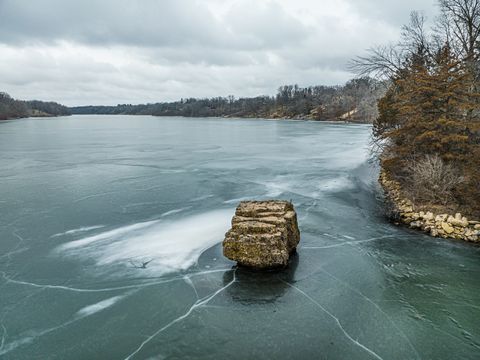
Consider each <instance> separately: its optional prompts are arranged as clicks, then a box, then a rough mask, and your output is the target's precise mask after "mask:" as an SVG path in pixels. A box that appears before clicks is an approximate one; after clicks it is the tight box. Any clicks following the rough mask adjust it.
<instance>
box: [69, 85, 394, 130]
mask: <svg viewBox="0 0 480 360" xmlns="http://www.w3.org/2000/svg"><path fill="white" fill-rule="evenodd" d="M386 87H387V83H386V82H385V81H383V80H381V79H379V80H376V79H373V78H370V77H360V78H358V79H353V80H350V81H349V82H347V83H346V84H345V85H343V86H311V87H305V88H302V87H299V86H298V85H285V86H281V87H280V88H279V89H278V92H277V94H276V96H258V97H253V98H239V99H237V98H235V97H234V96H228V97H216V98H211V99H193V98H192V99H181V100H180V101H176V102H164V103H155V104H143V105H130V104H122V105H117V106H79V107H72V108H70V110H71V112H72V113H73V114H126V115H154V116H185V117H248V118H273V119H277V118H287V119H311V120H345V121H355V122H365V123H371V122H373V120H374V119H375V118H376V117H377V115H378V112H377V101H378V99H379V98H381V97H382V96H383V95H384V94H385V91H386Z"/></svg>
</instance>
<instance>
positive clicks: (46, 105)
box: [0, 92, 71, 120]
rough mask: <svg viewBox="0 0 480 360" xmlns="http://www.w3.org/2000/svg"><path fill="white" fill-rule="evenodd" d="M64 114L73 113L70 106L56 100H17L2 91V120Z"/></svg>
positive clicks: (0, 104)
mask: <svg viewBox="0 0 480 360" xmlns="http://www.w3.org/2000/svg"><path fill="white" fill-rule="evenodd" d="M64 115H71V112H70V110H69V108H68V107H66V106H64V105H60V104H58V103H56V102H45V101H38V100H31V101H23V100H15V99H13V98H12V97H11V96H10V95H8V94H7V93H4V92H0V120H8V119H19V118H25V117H30V116H31V117H47V116H64Z"/></svg>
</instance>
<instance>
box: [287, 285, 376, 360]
mask: <svg viewBox="0 0 480 360" xmlns="http://www.w3.org/2000/svg"><path fill="white" fill-rule="evenodd" d="M280 281H282V282H283V283H285V284H286V285H288V286H290V287H291V288H293V289H295V290H297V291H298V292H299V293H300V294H302V295H303V296H305V297H306V298H307V299H308V300H310V301H311V302H312V303H314V304H315V305H317V306H318V308H319V309H321V310H322V311H323V312H325V313H326V314H327V315H328V316H330V317H331V318H332V319H333V320H334V321H335V322H336V323H337V325H338V327H339V328H340V330H341V331H342V332H343V334H344V335H345V337H346V338H347V339H349V340H350V341H351V342H353V343H354V344H355V345H357V346H358V347H360V348H362V349H363V350H365V351H366V352H368V353H369V354H370V355H372V356H374V357H375V358H376V359H379V360H383V358H382V357H381V356H380V355H378V354H377V353H376V352H374V351H373V350H371V349H369V348H368V347H366V346H365V345H363V344H361V343H360V342H358V340H355V339H354V338H352V337H351V336H350V334H349V333H348V332H347V331H346V330H345V328H344V327H343V326H342V324H341V323H340V320H339V319H338V318H337V317H336V316H335V315H333V314H332V313H331V312H330V311H328V310H327V309H325V308H324V307H323V306H322V305H320V303H319V302H318V301H316V300H315V299H314V298H312V297H311V296H310V295H308V294H307V293H306V292H304V291H303V290H301V289H299V288H298V287H296V286H295V285H293V284H290V283H289V282H287V281H285V280H280Z"/></svg>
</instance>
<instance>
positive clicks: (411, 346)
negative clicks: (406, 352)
mask: <svg viewBox="0 0 480 360" xmlns="http://www.w3.org/2000/svg"><path fill="white" fill-rule="evenodd" d="M319 270H320V271H321V272H323V273H325V274H327V275H328V276H330V277H331V278H332V279H334V280H336V281H337V282H339V283H341V284H343V286H345V287H346V288H348V289H350V290H351V291H353V292H354V293H356V294H358V295H359V296H361V297H362V298H363V299H365V300H366V301H368V302H369V303H370V304H372V305H373V306H374V307H375V308H376V309H377V310H378V311H379V312H380V313H382V314H383V315H384V316H385V317H386V318H387V319H388V321H389V322H390V323H391V324H392V326H393V327H394V328H395V329H396V330H397V331H398V332H399V334H400V335H402V337H403V338H404V339H405V340H406V341H407V343H408V344H409V345H410V348H411V349H412V351H413V352H414V353H415V355H416V357H417V359H421V357H420V354H419V353H418V351H417V349H416V348H415V347H414V346H413V344H412V342H411V341H410V339H409V338H408V336H407V335H406V334H405V333H404V332H403V331H402V330H401V329H400V328H399V327H398V326H397V324H395V322H394V321H393V320H392V318H390V316H389V315H388V314H387V313H386V312H385V311H383V310H382V308H381V307H380V306H379V305H378V304H377V303H375V302H374V301H373V300H372V299H370V298H369V297H367V296H366V295H364V294H363V293H362V292H361V291H360V290H357V289H355V288H354V287H352V286H351V285H350V284H348V283H347V282H345V281H343V280H341V279H339V278H337V277H336V276H335V275H333V274H331V273H329V272H328V271H326V270H325V269H323V268H320V269H319Z"/></svg>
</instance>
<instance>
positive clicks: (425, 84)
mask: <svg viewBox="0 0 480 360" xmlns="http://www.w3.org/2000/svg"><path fill="white" fill-rule="evenodd" d="M439 5H440V10H441V16H440V17H439V18H438V19H436V22H435V24H434V26H433V28H431V29H430V28H428V27H427V26H426V19H425V17H424V16H422V15H421V14H419V13H416V12H414V13H412V16H411V22H410V24H409V25H407V26H405V27H404V28H403V39H402V41H401V42H400V43H399V44H396V45H392V46H384V47H379V48H376V49H372V50H371V53H370V56H367V57H361V58H357V59H356V60H355V61H354V62H353V64H352V67H353V68H355V69H356V70H358V71H359V73H360V74H363V75H365V74H369V75H372V74H376V75H377V76H378V77H379V78H381V79H388V81H389V84H390V85H389V88H388V91H387V92H386V94H385V96H384V97H383V98H382V99H381V100H380V101H379V103H378V108H379V116H378V117H377V118H376V119H375V121H374V124H373V135H374V139H375V141H374V145H375V150H376V151H377V154H378V158H379V160H380V164H381V169H382V174H381V183H382V185H383V187H384V188H385V190H386V192H387V197H388V198H389V200H390V201H391V203H392V204H391V205H392V207H393V208H392V210H393V211H392V214H393V215H394V217H395V218H396V220H398V221H400V222H403V223H406V224H408V225H409V226H410V227H412V228H419V229H422V230H424V231H426V232H428V233H430V234H431V235H433V236H442V237H448V238H456V239H463V240H468V241H475V242H476V241H478V240H479V239H480V222H478V221H475V219H480V192H479V189H480V81H479V80H480V61H479V54H480V48H479V40H480V2H479V1H474V0H442V1H440V2H439Z"/></svg>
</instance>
